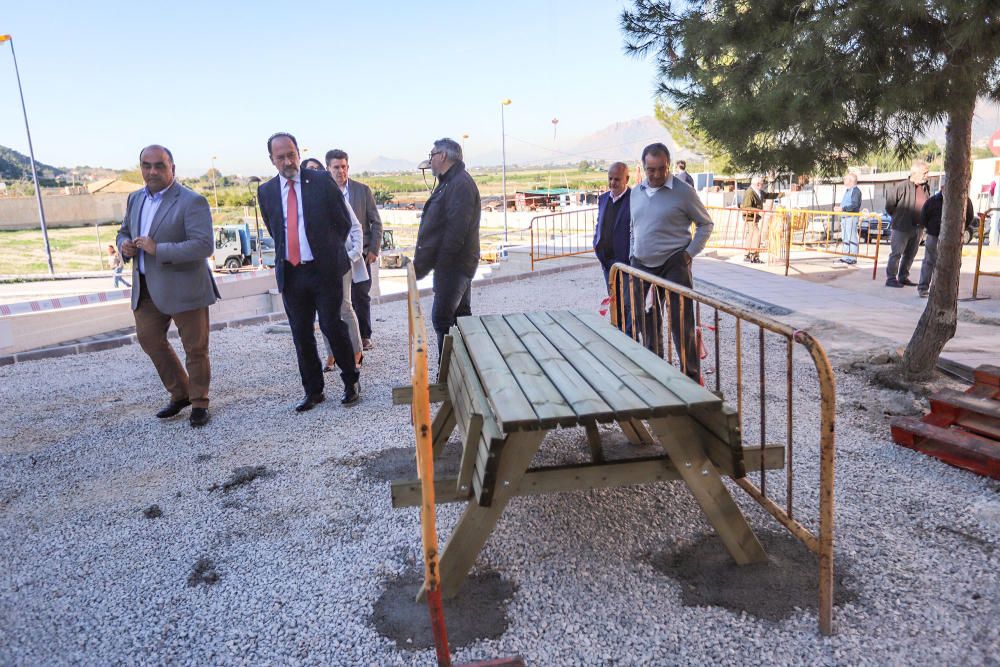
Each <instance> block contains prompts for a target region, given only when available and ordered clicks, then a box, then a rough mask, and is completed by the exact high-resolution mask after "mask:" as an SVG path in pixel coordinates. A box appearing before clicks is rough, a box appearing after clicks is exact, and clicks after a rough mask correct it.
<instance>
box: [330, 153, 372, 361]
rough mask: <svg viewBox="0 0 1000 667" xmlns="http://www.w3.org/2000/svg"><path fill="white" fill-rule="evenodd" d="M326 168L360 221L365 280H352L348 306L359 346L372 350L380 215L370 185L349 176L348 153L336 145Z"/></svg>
mask: <svg viewBox="0 0 1000 667" xmlns="http://www.w3.org/2000/svg"><path fill="white" fill-rule="evenodd" d="M326 168H327V170H328V171H329V172H330V175H331V176H333V180H334V182H335V183H336V184H337V187H338V188H340V192H341V193H342V194H343V195H344V198H345V199H346V200H347V203H348V204H349V205H350V207H351V208H352V209H354V215H356V216H357V218H358V221H359V222H360V223H361V229H362V231H363V232H364V235H365V242H364V243H365V247H364V250H363V253H362V256H363V257H364V261H365V270H366V271H367V272H368V280H362V281H361V282H356V283H351V305H353V306H354V313H355V314H356V315H357V316H358V327H359V328H360V329H361V345H362V347H363V348H364V349H365V350H371V349H374V348H375V345H374V344H373V343H372V310H371V308H372V299H371V296H370V294H369V293H370V292H371V288H372V264H375V263H376V262H378V252H379V250H380V249H381V248H382V218H380V217H379V214H378V208H376V206H375V197H374V196H373V195H372V190H371V188H369V187H368V186H367V185H365V184H364V183H358V182H357V181H355V180H352V179H350V178H348V174H349V173H350V169H351V166H350V164H349V163H348V158H347V153H345V152H344V151H342V150H340V149H339V148H335V149H333V150H332V151H327V153H326Z"/></svg>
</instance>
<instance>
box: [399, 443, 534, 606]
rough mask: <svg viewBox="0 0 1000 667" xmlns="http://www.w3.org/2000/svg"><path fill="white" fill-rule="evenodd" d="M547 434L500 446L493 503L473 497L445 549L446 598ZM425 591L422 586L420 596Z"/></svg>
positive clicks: (443, 585) (462, 576)
mask: <svg viewBox="0 0 1000 667" xmlns="http://www.w3.org/2000/svg"><path fill="white" fill-rule="evenodd" d="M544 437H545V431H523V432H517V433H513V434H511V435H509V436H507V438H506V440H505V441H504V443H503V445H502V447H501V449H500V462H499V464H498V465H497V474H496V490H495V491H494V492H493V499H492V502H491V503H490V505H489V507H482V506H480V505H479V503H478V502H477V501H476V499H475V498H472V499H471V500H470V501H469V504H468V505H467V506H466V508H465V512H464V513H463V514H462V517H461V518H460V519H459V520H458V525H456V526H455V530H454V532H452V534H451V537H449V538H448V542H447V543H446V544H445V545H444V550H443V551H442V552H441V561H440V564H439V572H440V573H441V595H442V596H443V597H444V598H446V599H447V598H452V597H455V595H456V594H457V593H458V590H459V588H461V586H462V582H463V581H464V580H465V577H466V576H467V575H468V574H469V570H471V569H472V566H473V565H474V564H475V562H476V556H478V555H479V552H480V551H481V550H482V548H483V545H484V544H486V540H487V539H488V538H489V536H490V533H492V532H493V528H494V527H495V526H496V524H497V520H498V519H499V518H500V514H501V513H502V512H503V510H504V508H505V507H506V506H507V501H508V500H510V498H511V496H512V495H513V493H514V491H515V490H517V486H518V484H520V483H521V478H522V477H524V473H525V471H526V470H527V469H528V466H529V465H531V459H533V458H534V457H535V453H536V452H537V451H538V446H539V445H540V444H541V443H542V438H544ZM424 593H425V591H424V590H423V589H421V590H420V593H419V594H418V595H417V599H418V600H419V599H420V598H422V597H423V595H424Z"/></svg>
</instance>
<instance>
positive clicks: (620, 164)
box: [608, 162, 628, 174]
mask: <svg viewBox="0 0 1000 667" xmlns="http://www.w3.org/2000/svg"><path fill="white" fill-rule="evenodd" d="M615 169H624V170H625V173H626V174H627V173H628V165H627V164H625V163H624V162H612V163H611V164H610V165H609V166H608V173H609V174H610V173H611V172H613V171H614V170H615Z"/></svg>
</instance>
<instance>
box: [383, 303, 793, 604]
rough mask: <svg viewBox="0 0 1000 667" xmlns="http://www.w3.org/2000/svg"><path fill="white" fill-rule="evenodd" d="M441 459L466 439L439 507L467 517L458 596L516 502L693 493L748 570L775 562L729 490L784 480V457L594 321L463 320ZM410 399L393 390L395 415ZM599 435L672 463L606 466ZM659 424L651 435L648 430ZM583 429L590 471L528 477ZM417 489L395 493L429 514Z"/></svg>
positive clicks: (444, 586) (448, 366)
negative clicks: (777, 472)
mask: <svg viewBox="0 0 1000 667" xmlns="http://www.w3.org/2000/svg"><path fill="white" fill-rule="evenodd" d="M429 393H430V400H431V401H432V402H440V403H441V407H440V408H439V410H438V412H437V414H436V416H435V418H434V422H433V424H432V427H431V431H432V438H433V448H434V454H435V457H437V456H439V455H440V453H441V452H442V451H443V448H444V444H445V442H446V441H447V440H448V439H449V437H450V436H451V434H452V433H453V432H454V430H455V429H456V428H457V429H458V430H459V432H460V435H461V438H462V443H463V447H462V453H461V461H460V464H459V466H458V473H457V475H455V476H453V477H448V478H436V479H435V480H434V493H435V501H436V502H438V503H441V502H466V503H467V506H466V508H465V511H464V513H463V514H462V516H461V518H460V519H459V521H458V524H457V525H456V527H455V529H454V531H453V532H452V534H451V537H450V538H449V539H448V540H447V543H446V544H445V547H444V550H443V552H442V554H441V559H440V576H441V591H442V594H443V596H444V597H445V598H448V597H452V596H454V595H455V594H456V593H457V592H458V590H459V588H460V587H461V584H462V582H463V581H464V579H465V577H466V575H467V574H468V572H469V570H470V569H471V568H472V566H473V564H474V563H475V560H476V557H477V556H478V554H479V552H480V550H481V549H482V547H483V545H484V544H485V543H486V540H487V539H488V537H489V535H490V533H491V532H492V531H493V529H494V527H495V526H496V523H497V521H498V520H499V518H500V515H501V513H502V512H503V510H504V508H505V507H506V505H507V503H508V501H509V500H510V499H511V498H512V497H514V496H525V495H536V494H545V493H558V492H564V491H575V490H582V489H593V488H601V487H616V486H628V485H634V484H643V483H650V482H660V481H667V480H677V479H680V480H683V482H684V484H686V486H687V487H688V488H689V489H690V490H691V492H692V493H693V495H694V497H695V499H696V500H697V502H698V504H699V505H700V506H701V508H702V510H703V511H704V513H705V515H706V517H707V518H708V520H709V522H710V523H711V524H712V526H713V527H714V528H715V530H716V532H717V533H718V535H719V537H720V538H721V540H722V542H723V544H724V545H725V547H726V549H727V550H728V551H729V553H730V554H731V556H732V557H733V559H734V560H735V561H736V562H737V563H739V564H747V563H753V562H759V561H763V560H765V559H766V558H767V556H766V554H765V553H764V550H763V548H762V547H761V544H760V542H759V541H758V540H757V537H756V536H755V535H754V533H753V531H752V530H751V529H750V526H749V525H748V524H747V522H746V519H745V518H744V516H743V514H742V512H741V511H740V509H739V508H738V507H737V505H736V503H735V502H734V501H733V499H732V497H731V496H730V494H729V491H728V490H727V489H726V487H725V485H724V484H723V483H722V480H721V476H722V475H727V476H730V477H734V478H740V477H743V476H745V475H746V473H747V472H748V471H757V470H761V469H778V468H782V467H784V463H785V461H784V447H782V446H780V445H779V446H766V447H757V448H750V447H744V446H743V443H742V441H741V436H740V429H739V423H738V419H737V416H736V414H735V411H733V410H732V409H731V408H729V407H728V406H726V405H724V404H723V401H722V399H721V398H720V397H719V396H716V395H715V394H713V393H712V392H710V391H709V390H707V389H705V388H704V387H702V386H700V385H699V384H698V383H696V382H694V381H693V380H691V379H690V378H688V377H686V376H685V375H684V374H683V373H681V372H680V371H679V370H678V369H676V368H675V367H674V366H672V365H671V364H670V363H668V362H667V361H665V360H664V359H661V358H660V357H658V356H657V355H655V354H653V353H652V352H650V351H649V350H647V349H645V348H644V347H643V346H641V345H640V344H639V343H637V342H635V341H633V340H632V339H631V338H629V337H628V336H626V335H625V334H623V333H622V332H620V331H619V330H618V329H616V328H614V327H612V326H611V325H610V324H609V323H608V322H607V321H606V320H604V319H602V318H600V317H598V316H597V315H596V314H593V313H584V312H572V311H547V312H534V313H519V314H508V315H481V316H472V317H463V318H459V320H458V324H457V326H456V327H453V328H452V330H451V332H450V335H449V336H447V337H446V338H445V345H444V349H443V350H442V355H441V363H440V366H439V374H438V382H437V383H436V384H433V385H431V386H430V392H429ZM411 397H412V388H411V387H398V388H396V389H394V390H393V400H394V402H395V403H407V402H409V401H410V400H411ZM598 423H617V424H618V425H620V426H621V428H622V430H623V431H624V433H625V435H626V437H627V438H628V439H629V441H630V442H632V443H633V444H640V443H658V444H659V445H660V446H662V448H663V450H664V454H663V455H659V456H642V457H634V458H628V459H623V460H605V458H604V456H603V451H602V443H601V438H600V431H599V429H598V427H597V424H598ZM647 424H648V428H647ZM570 427H583V429H584V430H585V432H586V441H587V443H588V446H589V458H590V460H589V461H588V462H586V463H574V464H570V465H559V466H544V467H531V463H532V460H533V459H534V457H535V454H536V453H537V451H538V449H539V447H540V446H541V444H542V441H543V439H544V437H545V435H546V434H547V433H548V432H549V431H551V430H553V429H556V428H570ZM420 499H421V491H420V482H419V480H417V479H408V480H398V481H394V482H392V503H393V506H394V507H409V506H415V505H419V504H420V501H421V500H420Z"/></svg>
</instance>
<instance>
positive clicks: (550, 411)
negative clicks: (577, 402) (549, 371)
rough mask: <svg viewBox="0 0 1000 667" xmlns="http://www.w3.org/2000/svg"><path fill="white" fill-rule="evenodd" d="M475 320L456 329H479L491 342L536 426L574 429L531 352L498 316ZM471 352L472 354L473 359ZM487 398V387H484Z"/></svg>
mask: <svg viewBox="0 0 1000 667" xmlns="http://www.w3.org/2000/svg"><path fill="white" fill-rule="evenodd" d="M475 319H476V318H472V320H471V321H470V320H468V319H466V320H463V322H462V323H461V324H460V325H459V326H461V327H464V328H463V332H465V331H470V332H472V331H477V330H478V329H479V327H482V330H483V331H485V332H486V333H487V334H489V336H490V338H491V339H493V344H494V345H496V347H497V349H498V350H499V351H500V354H502V355H503V360H504V363H506V364H507V367H508V368H509V369H510V372H511V374H512V375H513V376H514V379H515V380H516V381H517V384H518V386H520V387H521V391H522V392H523V393H524V397H525V398H527V399H528V402H529V403H531V407H532V408H533V409H534V411H535V414H536V415H538V422H539V424H541V426H542V427H543V428H551V427H553V426H575V425H576V424H578V423H579V422H578V421H577V414H576V411H575V410H573V408H572V406H570V405H569V404H568V403H567V402H566V399H565V398H563V395H562V393H561V392H560V391H559V389H558V388H557V387H556V386H555V384H553V383H552V381H551V380H550V379H549V378H548V376H546V374H545V371H543V370H542V367H541V366H540V365H539V363H538V361H536V360H535V358H534V357H533V356H532V354H531V352H529V351H528V349H527V348H526V347H525V346H524V342H523V341H522V340H521V339H520V337H518V335H517V334H516V333H515V332H514V330H513V329H512V328H511V327H510V325H509V324H508V323H507V320H505V319H504V317H503V316H502V315H484V316H482V317H480V318H478V319H479V322H478V323H477V322H476V321H475ZM474 357H475V351H473V358H474ZM486 389H487V395H489V390H490V387H486Z"/></svg>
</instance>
